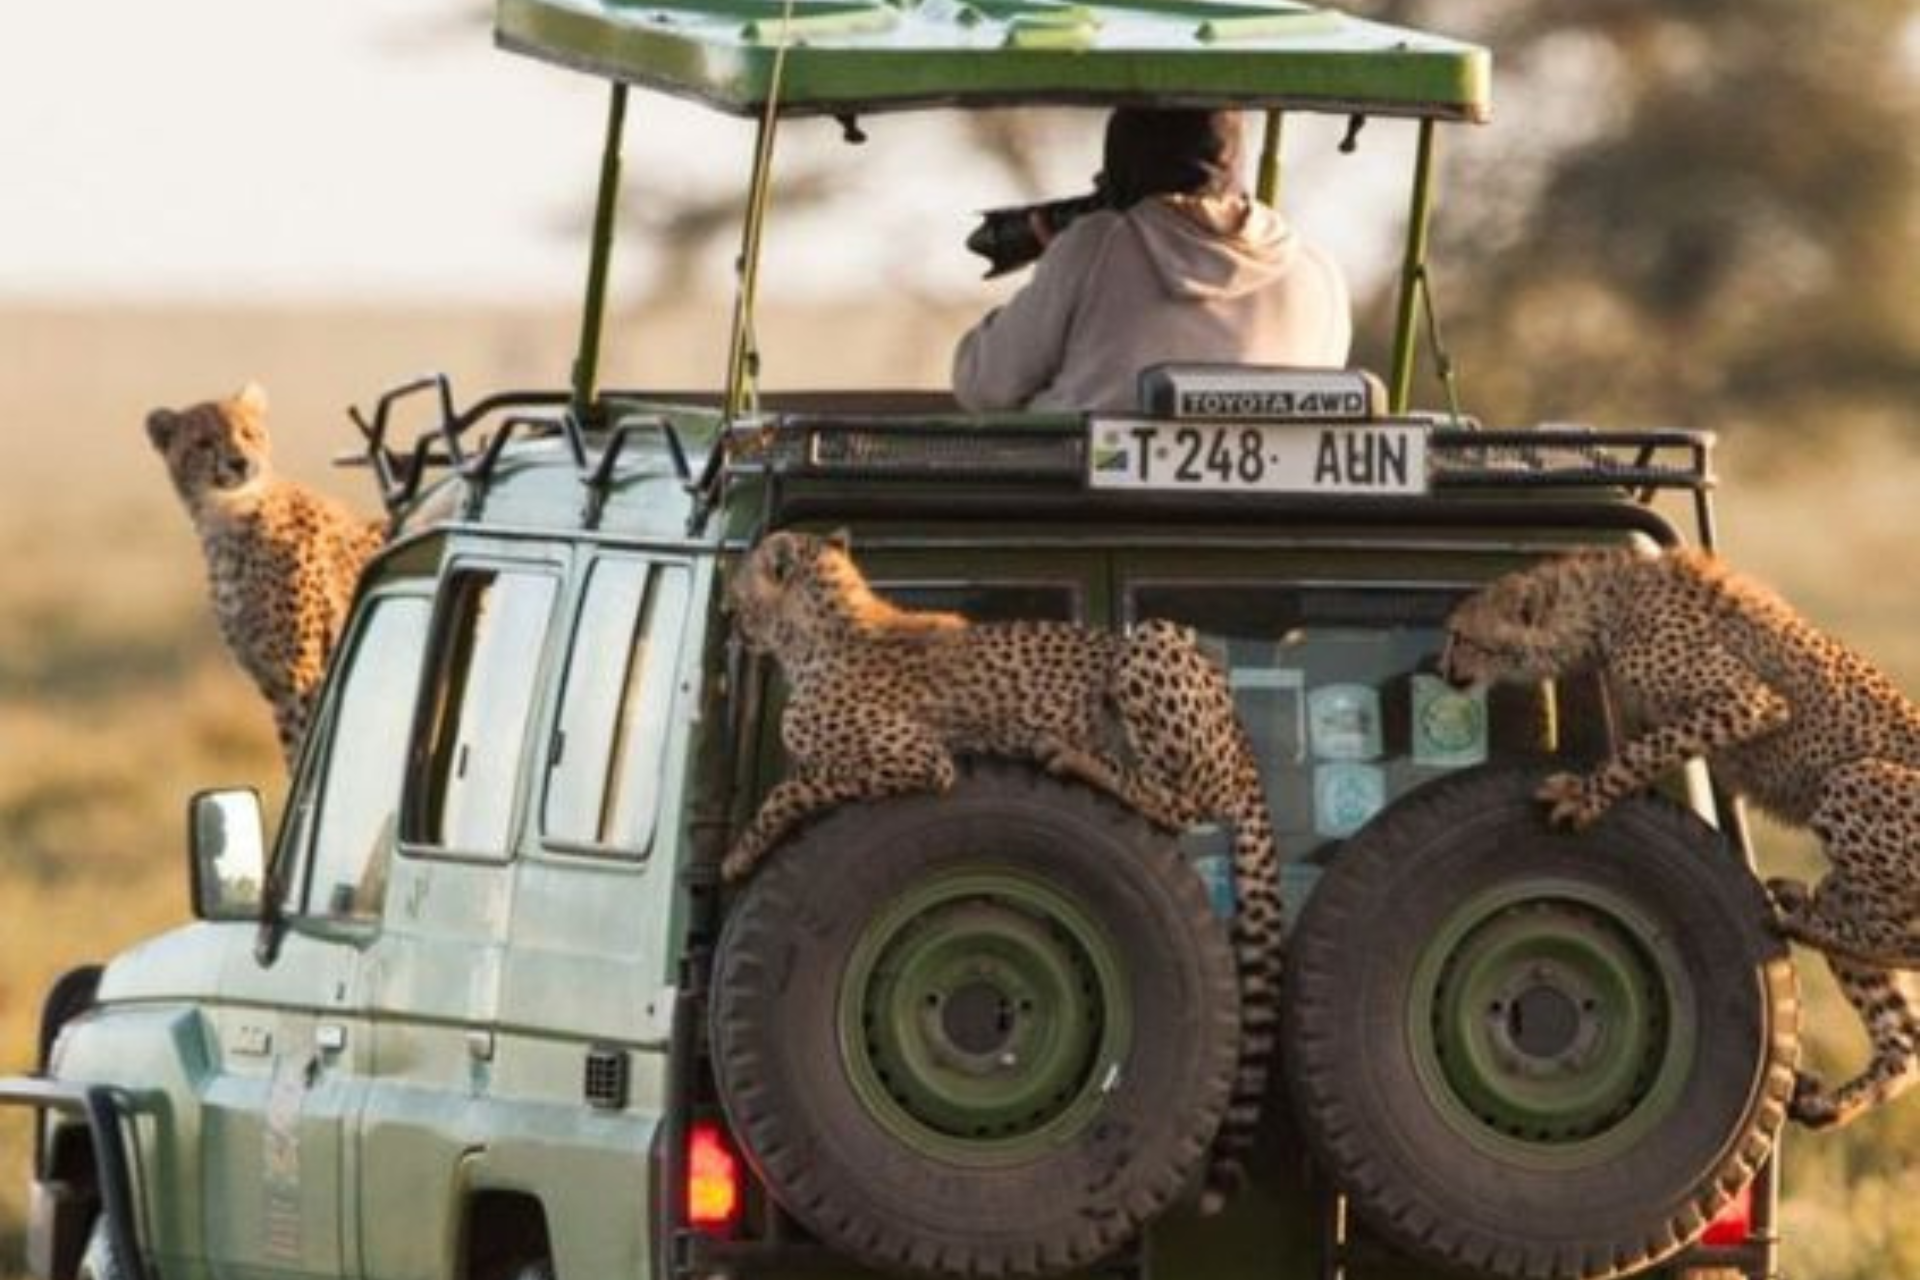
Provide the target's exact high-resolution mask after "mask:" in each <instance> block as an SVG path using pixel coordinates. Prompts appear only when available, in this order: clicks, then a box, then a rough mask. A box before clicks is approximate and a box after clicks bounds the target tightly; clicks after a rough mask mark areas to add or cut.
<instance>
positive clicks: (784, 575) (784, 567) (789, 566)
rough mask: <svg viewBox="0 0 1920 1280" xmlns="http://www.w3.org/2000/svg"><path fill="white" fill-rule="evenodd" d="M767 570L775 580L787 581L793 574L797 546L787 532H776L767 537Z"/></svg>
mask: <svg viewBox="0 0 1920 1280" xmlns="http://www.w3.org/2000/svg"><path fill="white" fill-rule="evenodd" d="M766 548H767V572H768V573H769V574H771V575H772V576H773V580H774V581H775V582H785V581H786V580H787V579H788V578H790V577H792V576H793V564H794V553H795V547H794V542H793V539H792V538H789V537H787V536H786V535H785V534H779V533H776V534H774V535H773V536H772V537H771V538H769V539H767V542H766Z"/></svg>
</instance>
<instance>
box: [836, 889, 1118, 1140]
mask: <svg viewBox="0 0 1920 1280" xmlns="http://www.w3.org/2000/svg"><path fill="white" fill-rule="evenodd" d="M1127 1010H1128V1001H1127V988H1126V975H1125V968H1124V966H1123V965H1122V963H1121V961H1120V955H1119V951H1118V949H1117V948H1116V947H1115V946H1114V944H1113V942H1112V941H1111V939H1110V938H1109V937H1108V936H1107V934H1106V932H1105V930H1103V929H1102V928H1100V927H1099V926H1098V925H1097V924H1096V923H1095V921H1094V920H1093V918H1092V917H1091V916H1090V915H1088V914H1087V913H1086V912H1085V911H1083V910H1082V909H1081V908H1080V907H1079V906H1077V905H1076V904H1075V903H1074V902H1073V901H1072V900H1071V899H1069V898H1068V897H1066V896H1065V895H1063V894H1062V893H1060V892H1059V891H1058V890H1057V889H1055V888H1054V887H1052V886H1051V885H1049V884H1047V883H1045V882H1044V881H1042V880H1039V879H1037V878H1034V877H1032V876H1029V875H1026V874H1024V873H1021V872H1015V871H1011V870H1008V871H998V870H994V871H982V870H978V869H970V870H968V871H965V872H957V873H953V874H949V875H945V876H939V877H935V878H933V879H931V880H928V881H924V882H922V883H920V884H919V885H916V886H915V887H914V888H913V889H912V890H911V891H909V892H907V893H906V894H903V895H902V896H900V897H899V898H897V899H895V900H894V901H893V902H891V903H889V904H888V905H887V906H886V907H885V908H884V909H883V910H881V911H880V912H878V913H877V914H876V915H875V917H874V918H873V920H872V922H871V923H870V924H869V925H868V926H867V927H866V928H865V929H864V930H863V931H862V932H861V934H860V936H859V938H858V940H857V941H856V943H855V945H854V947H853V950H852V953H851V957H850V960H849V963H848V965H847V968H846V971H845V975H844V977H843V979H842V982H841V985H840V994H839V1010H838V1023H839V1042H840V1051H841V1056H842V1059H843V1061H844V1063H845V1065H846V1068H847V1071H848V1075H849V1078H850V1079H851V1081H852V1083H853V1086H854V1090H855V1093H856V1095H857V1096H858V1097H859V1099H860V1101H861V1103H862V1105H863V1106H865V1107H866V1109H867V1111H868V1113H869V1114H870V1115H871V1116H872V1117H873V1118H874V1119H875V1120H876V1121H877V1122H878V1123H879V1124H881V1125H882V1126H883V1127H885V1128H886V1129H888V1130H889V1131H890V1132H892V1133H893V1134H894V1135H895V1136H897V1137H898V1138H899V1139H901V1140H902V1141H903V1142H906V1143H908V1144H909V1145H911V1146H913V1147H914V1148H916V1149H918V1150H920V1151H922V1152H924V1153H926V1154H929V1155H935V1156H938V1157H940V1158H942V1159H946V1160H952V1161H955V1162H959V1163H969V1164H981V1163H985V1164H992V1163H1000V1162H1006V1161H1013V1160H1020V1159H1026V1158H1029V1157H1030V1156H1032V1155H1033V1154H1035V1153H1037V1152H1040V1151H1045V1150H1048V1149H1050V1148H1051V1147H1052V1146H1054V1145H1055V1144H1057V1143H1059V1142H1060V1141H1062V1140H1063V1139H1065V1138H1067V1137H1068V1136H1070V1135H1071V1134H1073V1133H1075V1132H1077V1131H1078V1130H1079V1129H1080V1128H1081V1127H1082V1126H1083V1125H1084V1124H1085V1123H1086V1122H1087V1121H1088V1120H1089V1119H1090V1118H1091V1117H1092V1116H1093V1115H1094V1114H1095V1113H1096V1112H1097V1110H1098V1105H1099V1101H1100V1098H1101V1096H1102V1095H1103V1094H1105V1093H1106V1092H1107V1091H1108V1090H1109V1089H1111V1088H1112V1087H1113V1085H1114V1083H1115V1082H1116V1081H1117V1079H1118V1076H1119V1064H1120V1062H1121V1061H1122V1059H1123V1058H1124V1056H1125V1053H1126V1048H1127V1042H1128V1038H1129V1036H1130V1035H1131V1026H1130V1019H1129V1017H1128V1014H1127Z"/></svg>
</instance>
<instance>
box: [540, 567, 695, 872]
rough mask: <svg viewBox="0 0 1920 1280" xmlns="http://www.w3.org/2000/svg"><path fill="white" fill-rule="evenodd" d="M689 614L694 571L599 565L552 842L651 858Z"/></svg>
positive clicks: (563, 731)
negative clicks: (690, 580) (676, 678)
mask: <svg viewBox="0 0 1920 1280" xmlns="http://www.w3.org/2000/svg"><path fill="white" fill-rule="evenodd" d="M686 611H687V574H686V571H685V570H684V569H682V568H680V567H679V566H676V565H663V566H650V565H648V564H647V563H646V562H644V561H639V560H622V559H604V560H601V561H599V562H598V563H596V564H595V565H594V566H593V571H592V574H591V575H590V577H589V578H588V580H587V591H586V598H585V600H584V602H583V603H582V605H581V609H580V625H579V628H578V630H577V631H576V633H575V636H574V643H573V653H572V656H571V658H570V659H569V666H568V669H567V678H566V686H565V689H564V692H563V694H562V697H561V704H560V721H559V724H558V726H557V729H556V733H557V736H556V738H555V740H554V743H553V747H552V750H551V751H550V752H549V763H548V767H547V792H546V808H545V812H544V815H543V819H544V829H545V833H546V835H547V837H548V839H550V840H553V841H555V842H557V843H562V844H570V845H578V846H584V847H588V848H596V849H601V848H603V849H608V850H611V851H619V852H626V853H644V852H646V850H647V847H648V846H649V844H650V843H651V842H652V839H653V826H654V819H655V816H656V814H657V813H658V812H659V807H660V789H661V776H660V775H661V768H662V765H663V763H664V759H665V750H666V740H667V732H668V728H669V726H670V723H671V712H672V709H673V677H674V665H675V664H674V659H675V656H676V654H677V651H678V640H679V635H680V624H681V620H682V619H683V618H684V617H685V616H686Z"/></svg>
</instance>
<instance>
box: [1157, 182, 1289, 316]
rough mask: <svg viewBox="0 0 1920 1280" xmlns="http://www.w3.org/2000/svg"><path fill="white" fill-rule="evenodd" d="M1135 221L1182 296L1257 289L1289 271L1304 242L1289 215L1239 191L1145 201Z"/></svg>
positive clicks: (1164, 282)
mask: <svg viewBox="0 0 1920 1280" xmlns="http://www.w3.org/2000/svg"><path fill="white" fill-rule="evenodd" d="M1127 225H1128V226H1130V227H1131V228H1132V229H1133V232H1134V234H1135V235H1136V236H1137V237H1138V238H1139V241H1140V245H1141V247H1142V248H1143V249H1144V250H1145V252H1146V255H1147V260H1148V261H1149V262H1151V263H1152V264H1153V269H1154V272H1155V273H1156V274H1157V275H1158V276H1159V278H1160V284H1161V286H1162V287H1163V288H1165V289H1166V291H1167V293H1168V294H1169V295H1171V296H1172V297H1175V298H1183V299H1218V298H1237V297H1239V296H1240V295H1242V294H1246V293H1252V292H1253V291H1254V290H1256V289H1259V288H1262V287H1263V286H1265V285H1267V284H1269V283H1271V282H1272V281H1273V280H1275V279H1276V278H1278V277H1280V276H1282V275H1285V274H1286V272H1287V269H1288V268H1289V267H1291V266H1292V265H1293V260H1294V257H1295V256H1296V255H1297V254H1298V253H1299V248H1300V242H1299V239H1298V237H1296V236H1295V235H1294V232H1293V228H1292V227H1291V226H1289V225H1288V224H1287V221H1286V219H1285V218H1282V217H1281V216H1280V215H1279V214H1278V213H1275V212H1274V211H1273V210H1272V209H1270V208H1268V207H1267V206H1266V205H1263V204H1261V203H1260V202H1259V201H1257V200H1256V201H1248V200H1246V199H1244V198H1243V197H1239V196H1235V197H1230V198H1212V199H1202V198H1199V197H1193V196H1162V197H1157V198H1154V199H1149V200H1142V201H1141V202H1140V203H1139V204H1137V205H1135V206H1134V207H1133V208H1131V209H1129V210H1128V211H1127Z"/></svg>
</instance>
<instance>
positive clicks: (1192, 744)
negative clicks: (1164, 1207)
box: [723, 533, 1282, 1212]
mask: <svg viewBox="0 0 1920 1280" xmlns="http://www.w3.org/2000/svg"><path fill="white" fill-rule="evenodd" d="M728 603H729V606H730V608H731V609H732V611H733V614H734V617H735V624H736V626H737V628H738V630H739V633H740V635H741V637H742V639H743V640H745V641H746V643H747V645H748V646H749V647H750V648H752V649H754V650H757V651H760V652H768V653H771V654H772V655H773V656H774V658H775V659H776V660H777V661H778V662H779V664H780V668H781V670H782V671H783V672H784V673H785V675H786V679H787V684H788V688H789V694H788V701H787V705H786V710H785V712H784V714H783V715H782V717H781V722H780V732H781V741H782V742H783V743H784V744H785V745H786V748H787V753H788V757H789V760H790V763H791V773H790V776H788V777H787V778H786V779H784V780H783V781H781V782H780V783H778V784H777V785H776V786H775V787H774V788H773V789H772V790H771V791H770V792H769V793H768V795H767V797H766V799H765V801H764V802H763V803H762V804H761V806H760V809H759V812H757V813H756V814H755V815H754V817H753V820H752V822H751V823H750V824H749V825H748V827H747V828H746V830H745V831H744V832H743V833H742V834H741V836H740V838H739V839H738V840H737V841H736V842H735V843H734V845H733V848H732V849H731V850H730V851H729V853H728V854H727V857H726V859H725V862H724V864H723V871H724V873H725V875H726V876H727V878H729V879H732V880H738V879H740V878H742V877H744V876H746V875H747V874H748V873H749V872H750V871H751V870H752V868H753V866H754V864H755V863H756V862H758V861H759V859H760V858H761V857H762V856H763V855H765V853H766V852H767V850H768V849H769V848H770V847H771V846H773V845H774V844H775V843H776V842H778V841H779V840H780V839H781V837H782V836H784V835H785V834H786V833H787V832H788V831H789V830H791V829H792V828H793V826H794V825H795V824H796V823H798V822H800V821H802V820H804V819H805V818H807V817H808V816H810V815H812V814H814V813H816V812H818V811H819V810H821V809H824V808H826V807H829V806H832V805H836V804H839V803H842V802H844V801H848V800H865V799H872V798H875V797H879V796H885V795H893V794H899V793H903V792H918V791H936V792H937V791H945V790H947V789H948V788H949V787H951V786H952V785H953V781H954V773H955V769H954V757H955V756H956V755H970V754H984V755H995V756H1006V757H1013V758H1019V759H1027V760H1033V761H1036V762H1038V763H1039V764H1041V765H1042V766H1043V767H1045V768H1047V769H1048V770H1050V771H1052V772H1054V773H1056V774H1060V775H1062V776H1066V777H1071V778H1076V779H1079V780H1080V781H1082V782H1085V783H1087V784H1089V785H1091V786H1094V787H1096V788H1098V789H1100V790H1103V791H1105V792H1107V793H1109V794H1111V795H1113V796H1115V797H1116V798H1118V799H1119V800H1121V801H1122V802H1123V803H1125V804H1127V805H1129V806H1130V807H1132V808H1133V809H1135V810H1137V811H1138V812H1140V813H1141V814H1143V815H1144V816H1145V817H1147V818H1148V819H1149V820H1151V821H1152V822H1154V823H1156V824H1158V825H1159V826H1161V827H1164V828H1166V829H1167V830H1170V831H1183V830H1185V829H1187V828H1188V827H1191V826H1193V825H1194V824H1195V823H1197V822H1200V821H1202V820H1205V819H1208V818H1214V819H1221V820H1224V821H1225V822H1226V823H1227V824H1229V825H1230V826H1232V828H1233V830H1234V844H1233V865H1234V875H1235V883H1236V890H1237V894H1238V909H1237V911H1236V914H1235V917H1234V924H1233V946H1234V952H1235V959H1236V963H1237V966H1238V971H1239V978H1240V992H1241V1028H1242V1030H1241V1046H1240V1058H1239V1062H1238V1069H1237V1072H1236V1079H1235V1085H1234V1089H1233V1091H1232V1094H1231V1098H1230V1101H1229V1106H1228V1112H1227V1117H1226V1119H1225V1121H1224V1122H1223V1123H1222V1126H1221V1130H1220V1133H1219V1135H1218V1137H1217V1138H1216V1141H1215V1143H1214V1154H1213V1161H1212V1165H1211V1167H1210V1168H1209V1170H1208V1175H1207V1186H1206V1189H1205V1191H1204V1193H1203V1195H1202V1200H1201V1207H1202V1209H1203V1210H1204V1211H1208V1212H1211V1211H1214V1210H1217V1209H1218V1208H1219V1207H1220V1206H1221V1205H1223V1204H1224V1203H1225V1200H1226V1197H1227V1196H1228V1195H1229V1194H1230V1193H1231V1192H1232V1191H1233V1190H1234V1189H1235V1188H1236V1187H1237V1186H1238V1185H1239V1184H1240V1182H1241V1181H1242V1180H1243V1172H1242V1169H1241V1163H1240V1162H1241V1160H1242V1158H1243V1157H1244V1156H1245V1154H1246V1152H1247V1151H1248V1149H1249V1148H1250V1147H1251V1146H1252V1142H1253V1131H1254V1126H1255V1124H1256V1122H1257V1120H1258V1116H1259V1109H1260V1102H1261V1099H1262V1097H1263V1096H1264V1093H1265V1090H1266V1082H1267V1073H1268V1067H1269V1063H1270V1060H1271V1058H1272V1053H1273V1044H1274V1024H1275V1019H1276V1016H1277V1015H1276V1002H1277V995H1278V985H1279V970H1280V941H1281V940H1280V930H1281V927H1282V915H1281V899H1280V881H1279V864H1278V860H1277V854H1276V852H1275V848H1274V837H1273V822H1272V818H1271V816H1270V815H1269V813H1268V811H1267V805H1266V799H1265V797H1264V796H1263V795H1262V792H1261V786H1260V771H1259V765H1258V763H1257V761H1256V760H1255V758H1254V755H1253V750H1252V747H1251V745H1250V744H1249V742H1248V740H1247V737H1246V734H1245V732H1244V731H1243V729H1242V728H1241V725H1240V722H1239V720H1238V718H1237V717H1236V716H1235V714H1234V707H1233V695H1232V693H1231V692H1230V690H1229V689H1228V686H1227V682H1226V679H1225V677H1224V676H1223V675H1222V674H1221V672H1220V670H1219V668H1218V667H1217V666H1215V665H1214V663H1213V662H1212V661H1211V659H1209V658H1208V657H1207V655H1206V654H1205V653H1204V652H1202V651H1201V649H1200V648H1199V647H1198V645H1197V644H1196V643H1195V641H1194V636H1193V633H1192V632H1190V631H1188V630H1187V629H1185V628H1183V627H1178V626H1175V625H1174V624H1172V623H1168V622H1159V621H1151V622H1145V623H1142V624H1141V625H1140V626H1138V627H1136V628H1134V629H1133V631H1132V632H1131V633H1130V634H1127V635H1124V636H1122V635H1115V634H1112V633H1109V632H1104V631H1095V630H1091V629H1088V628H1085V627H1079V626H1074V625H1072V624H1068V623H1057V622H1034V621H1025V622H1008V623H995V624H980V625H975V624H973V623H970V622H968V621H967V620H966V619H964V618H962V617H960V616H959V615H957V614H951V613H938V612H931V611H913V610H907V609H901V608H898V607H896V606H895V605H893V604H891V603H889V602H887V601H886V600H884V599H882V598H881V597H880V596H878V595H876V594H875V593H874V592H873V590H872V589H871V588H870V587H869V586H868V584H867V581H866V579H865V578H864V577H863V576H862V575H861V572H860V570H859V568H858V567H857V566H856V565H855V564H854V562H853V559H852V557H851V556H850V555H848V553H847V548H846V542H845V539H844V537H843V536H840V535H836V536H834V537H831V538H820V537H814V536H810V535H806V534H799V533H775V534H772V535H770V536H768V537H767V538H765V539H764V540H762V541H761V543H760V544H759V546H758V547H757V548H756V549H755V550H754V551H753V552H752V553H750V554H749V555H748V556H746V557H745V558H744V559H743V560H742V562H741V563H740V565H739V566H738V568H737V569H736V571H735V572H734V574H733V577H732V579H731V581H730V583H729V586H728ZM1113 730H1117V736H1118V739H1119V740H1120V741H1121V742H1123V743H1124V746H1123V747H1122V748H1121V749H1120V750H1114V749H1111V748H1110V747H1109V746H1108V745H1107V744H1108V741H1109V738H1110V737H1111V736H1113V733H1112V731H1113Z"/></svg>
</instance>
